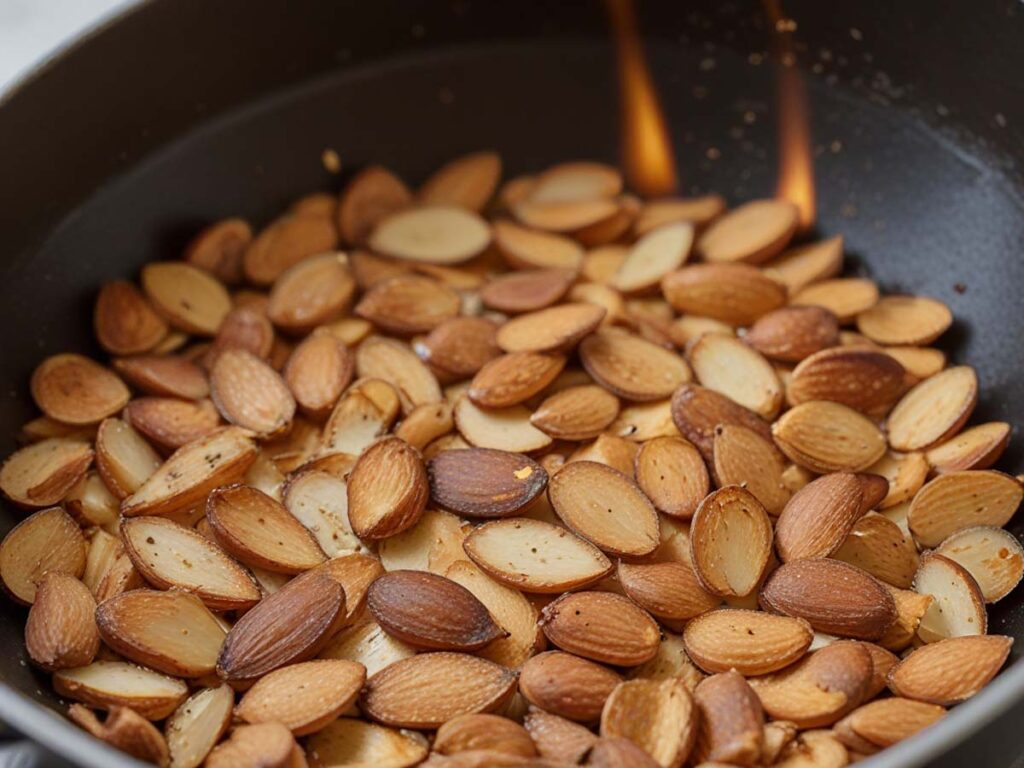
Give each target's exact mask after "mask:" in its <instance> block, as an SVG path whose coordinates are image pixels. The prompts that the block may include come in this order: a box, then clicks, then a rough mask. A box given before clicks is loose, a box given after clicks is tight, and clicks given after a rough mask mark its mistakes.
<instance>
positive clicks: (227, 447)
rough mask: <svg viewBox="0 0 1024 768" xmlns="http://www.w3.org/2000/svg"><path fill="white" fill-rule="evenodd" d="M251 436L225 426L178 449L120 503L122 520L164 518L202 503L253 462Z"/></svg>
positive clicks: (240, 475)
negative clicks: (147, 517)
mask: <svg viewBox="0 0 1024 768" xmlns="http://www.w3.org/2000/svg"><path fill="white" fill-rule="evenodd" d="M256 453H257V447H256V443H255V442H254V441H253V439H252V433H251V432H249V431H247V430H244V429H241V428H239V427H225V428H224V429H219V430H217V431H215V432H211V433H210V434H209V435H206V436H205V437H201V438H199V439H198V440H195V441H193V442H191V443H189V444H188V445H184V446H182V447H181V448H179V449H178V450H177V451H175V453H173V454H172V455H171V457H170V458H169V459H167V461H165V462H164V463H163V464H162V465H161V466H160V468H159V469H158V470H157V471H156V472H154V473H153V474H152V475H150V477H149V479H147V480H146V482H144V483H143V484H142V486H141V487H140V488H139V489H138V490H137V491H136V492H135V493H133V494H132V495H131V496H129V497H128V498H126V499H125V500H124V501H123V502H122V504H121V513H122V514H123V515H124V516H126V517H132V516H136V515H166V514H171V513H173V512H175V511H177V510H182V509H189V508H191V507H194V506H196V505H197V504H200V503H202V502H203V500H204V499H205V498H206V495H207V494H208V493H209V492H210V491H211V490H213V489H214V488H216V487H217V486H219V485H226V484H229V483H232V482H235V481H237V480H239V479H241V477H242V476H243V475H244V474H245V472H246V470H248V469H249V466H250V465H251V464H252V463H253V461H254V460H255V459H256Z"/></svg>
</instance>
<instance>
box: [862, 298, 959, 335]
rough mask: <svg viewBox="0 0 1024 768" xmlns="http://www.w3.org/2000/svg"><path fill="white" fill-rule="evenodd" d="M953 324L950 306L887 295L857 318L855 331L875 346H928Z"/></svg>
mask: <svg viewBox="0 0 1024 768" xmlns="http://www.w3.org/2000/svg"><path fill="white" fill-rule="evenodd" d="M952 324H953V313H952V312H950V311H949V307H947V306H946V305H945V304H943V303H942V302H941V301H938V300H936V299H929V298H927V297H924V296H886V297H885V298H883V299H880V300H879V301H878V303H877V304H875V305H874V306H873V307H872V308H871V309H869V310H867V311H866V312H862V313H861V314H859V315H858V316H857V329H858V330H859V331H860V332H861V333H863V334H864V335H865V336H867V337H868V338H869V339H871V340H872V341H874V342H876V343H878V344H931V343H932V342H933V341H935V340H936V339H937V338H939V336H941V335H942V334H943V333H945V332H946V330H947V329H948V328H949V326H951V325H952Z"/></svg>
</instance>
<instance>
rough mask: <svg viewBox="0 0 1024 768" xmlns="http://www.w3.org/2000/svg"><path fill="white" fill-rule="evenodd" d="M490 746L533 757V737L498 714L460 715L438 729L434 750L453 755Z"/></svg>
mask: <svg viewBox="0 0 1024 768" xmlns="http://www.w3.org/2000/svg"><path fill="white" fill-rule="evenodd" d="M478 749H490V750H494V751H496V752H501V753H503V754H507V755H519V756H521V757H533V756H535V755H536V754H537V750H536V748H535V747H534V746H533V739H531V738H530V734H529V733H528V732H527V731H526V729H525V728H523V726H521V725H520V724H519V723H517V722H515V721H514V720H509V719H508V718H507V717H500V716H498V715H486V714H470V715H460V716H458V717H454V718H452V719H451V720H449V721H448V722H447V723H445V724H444V725H442V726H441V727H440V728H438V730H437V736H436V738H435V739H434V751H435V752H440V753H441V754H442V755H453V754H457V753H459V752H466V751H468V750H478Z"/></svg>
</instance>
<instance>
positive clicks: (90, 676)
mask: <svg viewBox="0 0 1024 768" xmlns="http://www.w3.org/2000/svg"><path fill="white" fill-rule="evenodd" d="M53 688H54V690H55V691H56V692H57V694H58V695H60V696H65V697H67V698H69V699H73V700H74V701H80V702H82V703H83V704H87V705H88V706H90V707H95V708H97V709H110V708H111V707H115V706H122V707H130V708H131V709H133V710H135V711H136V712H138V713H139V714H140V715H142V716H143V717H144V718H146V719H147V720H163V719H164V718H165V717H167V716H168V715H169V714H171V712H173V711H174V710H175V708H176V707H177V706H178V704H180V703H181V702H182V701H183V700H184V699H185V697H186V696H187V695H188V686H186V685H185V683H184V682H182V681H181V680H177V679H175V678H173V677H167V676H166V675H161V674H160V673H159V672H154V671H152V670H149V669H145V668H144V667H137V666H135V665H134V664H128V663H127V662H123V661H94V662H93V663H92V664H89V665H88V666H85V667H75V668H74V669H62V670H60V671H59V672H57V673H56V674H55V675H54V676H53Z"/></svg>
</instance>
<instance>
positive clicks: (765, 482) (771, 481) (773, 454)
mask: <svg viewBox="0 0 1024 768" xmlns="http://www.w3.org/2000/svg"><path fill="white" fill-rule="evenodd" d="M695 453H696V451H695ZM714 458H715V460H714V471H715V478H716V481H717V483H718V485H719V486H720V487H724V486H726V485H742V486H743V487H744V488H746V489H747V490H748V491H750V493H752V494H753V495H754V497H755V498H756V499H757V500H758V501H760V502H761V504H762V505H763V506H764V508H765V510H766V511H767V512H768V514H769V515H778V514H779V513H780V512H782V509H783V507H785V506H786V503H787V502H788V501H789V499H790V492H789V489H788V488H787V487H786V484H785V481H784V480H783V473H784V472H785V471H786V462H785V461H784V460H783V458H782V456H781V455H780V454H779V452H778V450H777V449H776V448H775V446H774V445H773V444H772V443H770V442H768V441H767V440H765V439H764V438H763V437H761V435H759V434H758V433H757V432H754V431H753V430H750V429H747V428H746V427H741V426H738V425H736V424H722V425H720V426H719V427H718V429H717V434H716V435H715V442H714Z"/></svg>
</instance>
